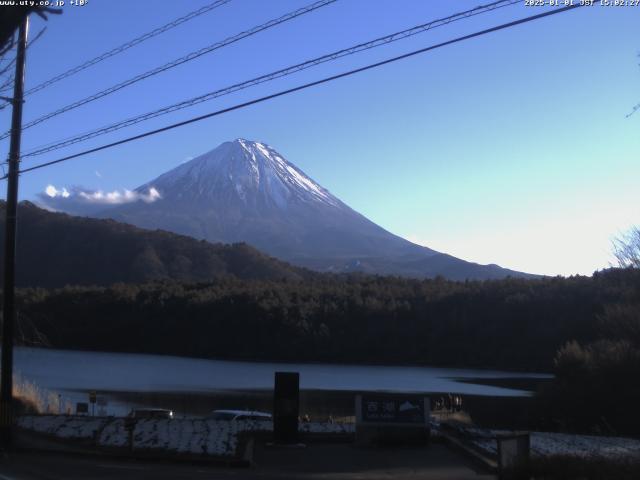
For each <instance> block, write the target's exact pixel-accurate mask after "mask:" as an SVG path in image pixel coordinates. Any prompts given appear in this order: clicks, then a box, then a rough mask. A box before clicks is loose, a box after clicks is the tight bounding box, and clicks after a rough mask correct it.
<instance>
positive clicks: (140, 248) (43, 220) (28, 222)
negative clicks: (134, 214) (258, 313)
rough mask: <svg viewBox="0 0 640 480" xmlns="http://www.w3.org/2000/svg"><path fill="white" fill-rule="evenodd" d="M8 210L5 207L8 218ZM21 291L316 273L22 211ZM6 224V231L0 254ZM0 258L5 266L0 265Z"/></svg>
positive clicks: (238, 249)
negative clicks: (117, 283) (118, 283)
mask: <svg viewBox="0 0 640 480" xmlns="http://www.w3.org/2000/svg"><path fill="white" fill-rule="evenodd" d="M4 208H5V203H4V202H0V216H2V218H4ZM18 216H19V226H18V238H17V242H18V252H17V284H18V285H19V286H29V287H33V286H41V287H62V286H64V285H109V284H112V283H115V282H131V283H137V282H147V281H152V280H161V279H168V278H171V279H174V280H180V281H210V280H213V279H217V278H226V277H233V278H239V279H274V280H275V279H283V278H286V279H289V280H295V279H302V278H305V277H307V276H309V275H312V274H311V273H310V272H308V271H306V270H304V269H301V268H297V267H293V266H291V265H289V264H287V263H285V262H282V261H280V260H277V259H274V258H272V257H269V256H267V255H265V254H263V253H261V252H259V251H258V250H256V249H254V248H253V247H251V246H249V245H246V244H234V245H222V244H212V243H208V242H204V241H198V240H195V239H193V238H191V237H186V236H183V235H176V234H174V233H169V232H164V231H161V230H155V231H152V230H143V229H141V228H137V227H134V226H132V225H127V224H124V223H119V222H115V221H113V220H96V219H91V218H85V217H73V216H70V215H66V214H63V213H53V212H49V211H46V210H43V209H41V208H38V207H36V206H35V205H33V204H32V203H29V202H21V203H20V205H19V207H18ZM3 245H4V222H2V223H1V224H0V248H3ZM1 262H2V259H0V266H1Z"/></svg>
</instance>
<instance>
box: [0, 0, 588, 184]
mask: <svg viewBox="0 0 640 480" xmlns="http://www.w3.org/2000/svg"><path fill="white" fill-rule="evenodd" d="M581 6H583V5H581V4H574V5H569V6H566V7H562V8H557V9H554V10H551V11H548V12H543V13H539V14H537V15H531V16H529V17H525V18H521V19H520V20H514V21H512V22H508V23H503V24H501V25H498V26H495V27H491V28H488V29H485V30H481V31H478V32H474V33H471V34H468V35H464V36H462V37H457V38H454V39H452V40H447V41H445V42H442V43H438V44H435V45H431V46H429V47H425V48H421V49H419V50H414V51H412V52H409V53H405V54H403V55H399V56H396V57H392V58H388V59H386V60H382V61H380V62H376V63H372V64H369V65H366V66H364V67H360V68H356V69H354V70H349V71H346V72H342V73H339V74H336V75H332V76H330V77H325V78H322V79H320V80H316V81H314V82H310V83H306V84H304V85H299V86H297V87H293V88H289V89H287V90H282V91H280V92H277V93H273V94H271V95H267V96H264V97H260V98H256V99H253V100H250V101H247V102H244V103H240V104H236V105H233V106H231V107H228V108H224V109H222V110H217V111H215V112H211V113H207V114H205V115H200V116H198V117H194V118H190V119H189V120H184V121H182V122H178V123H174V124H172V125H167V126H165V127H162V128H158V129H155V130H150V131H148V132H145V133H141V134H139V135H134V136H132V137H128V138H125V139H122V140H118V141H116V142H112V143H109V144H106V145H101V146H99V147H95V148H91V149H89V150H85V151H82V152H79V153H76V154H73V155H68V156H66V157H63V158H59V159H57V160H52V161H49V162H44V163H41V164H38V165H34V166H33V167H29V168H25V169H22V170H20V173H26V172H30V171H33V170H38V169H40V168H44V167H48V166H51V165H55V164H58V163H62V162H66V161H68V160H71V159H74V158H78V157H82V156H85V155H88V154H90V153H95V152H98V151H101V150H106V149H109V148H113V147H115V146H118V145H122V144H125V143H129V142H133V141H135V140H140V139H142V138H145V137H149V136H152V135H157V134H158V133H162V132H166V131H168V130H173V129H174V128H178V127H182V126H184V125H189V124H191V123H195V122H199V121H201V120H205V119H207V118H211V117H215V116H218V115H222V114H224V113H228V112H232V111H234V110H239V109H242V108H245V107H248V106H251V105H255V104H258V103H262V102H265V101H267V100H271V99H274V98H277V97H282V96H284V95H288V94H290V93H294V92H298V91H301V90H306V89H307V88H311V87H315V86H317V85H321V84H323V83H328V82H331V81H333V80H337V79H339V78H344V77H349V76H351V75H355V74H357V73H360V72H364V71H367V70H371V69H374V68H377V67H381V66H383V65H387V64H390V63H394V62H397V61H400V60H404V59H406V58H410V57H413V56H415V55H419V54H421V53H425V52H428V51H431V50H435V49H437V48H441V47H444V46H447V45H451V44H454V43H458V42H462V41H464V40H469V39H472V38H475V37H479V36H482V35H486V34H488V33H492V32H496V31H499V30H504V29H506V28H511V27H514V26H516V25H521V24H523V23H528V22H532V21H534V20H539V19H541V18H544V17H548V16H551V15H557V14H559V13H563V12H567V11H569V10H573V9H576V8H580V7H581ZM5 178H7V177H6V176H4V177H2V178H0V180H4V179H5Z"/></svg>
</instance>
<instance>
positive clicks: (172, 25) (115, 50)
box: [24, 0, 231, 96]
mask: <svg viewBox="0 0 640 480" xmlns="http://www.w3.org/2000/svg"><path fill="white" fill-rule="evenodd" d="M230 1H231V0H216V1H215V2H213V3H210V4H208V5H205V6H204V7H201V8H199V9H197V10H194V11H193V12H190V13H188V14H186V15H184V16H182V17H180V18H176V19H175V20H173V21H171V22H169V23H167V24H166V25H163V26H161V27H158V28H155V29H154V30H151V31H150V32H147V33H145V34H143V35H140V36H139V37H136V38H134V39H133V40H129V41H128V42H126V43H123V44H122V45H120V46H118V47H115V48H113V49H111V50H109V51H108V52H105V53H103V54H102V55H98V56H97V57H95V58H92V59H91V60H87V61H86V62H84V63H81V64H80V65H77V66H75V67H73V68H70V69H69V70H67V71H66V72H62V73H61V74H59V75H56V76H55V77H53V78H50V79H49V80H46V81H44V82H42V83H40V84H38V85H36V86H35V87H32V88H30V89H29V90H27V91H26V92H24V94H25V96H27V95H31V94H32V93H35V92H39V91H40V90H43V89H45V88H47V87H50V86H51V85H53V84H54V83H57V82H59V81H60V80H64V79H65V78H68V77H70V76H72V75H75V74H76V73H79V72H81V71H82V70H86V69H87V68H89V67H91V66H93V65H95V64H96V63H100V62H102V61H103V60H106V59H107V58H111V57H113V56H115V55H118V54H119V53H122V52H124V51H126V50H128V49H130V48H132V47H135V46H136V45H138V44H140V43H142V42H144V41H146V40H149V39H150V38H153V37H156V36H158V35H160V34H162V33H164V32H167V31H169V30H171V29H172V28H175V27H177V26H179V25H182V24H183V23H185V22H188V21H189V20H193V19H194V18H196V17H199V16H200V15H204V14H205V13H208V12H210V11H211V10H214V9H216V8H218V7H221V6H222V5H225V4H227V3H229V2H230Z"/></svg>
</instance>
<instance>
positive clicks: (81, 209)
mask: <svg viewBox="0 0 640 480" xmlns="http://www.w3.org/2000/svg"><path fill="white" fill-rule="evenodd" d="M38 198H39V199H40V202H41V203H42V204H44V206H45V207H47V208H49V209H53V210H57V211H63V212H68V213H76V214H77V213H80V214H90V213H92V212H96V211H100V210H101V209H104V208H107V207H109V206H115V205H123V204H127V203H133V202H137V201H142V202H145V203H153V202H155V201H156V200H159V199H161V198H162V195H160V192H158V190H157V189H156V188H154V187H149V189H148V190H147V191H146V192H144V191H143V192H139V191H135V190H127V189H123V190H113V191H110V192H109V191H107V192H105V191H103V190H89V189H86V188H82V187H69V189H67V188H64V187H63V188H56V187H55V186H54V185H47V188H45V190H44V192H43V193H41V194H39V195H38Z"/></svg>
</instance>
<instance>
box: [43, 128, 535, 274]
mask: <svg viewBox="0 0 640 480" xmlns="http://www.w3.org/2000/svg"><path fill="white" fill-rule="evenodd" d="M51 188H53V187H51ZM47 193H48V195H44V194H43V195H41V197H40V198H41V201H42V202H43V203H44V204H45V205H46V206H47V207H49V208H52V209H55V210H62V211H66V212H68V213H75V214H78V213H80V214H84V215H88V216H94V217H101V218H112V219H114V220H118V221H122V222H126V223H130V224H133V225H136V226H138V227H142V228H148V229H163V230H169V231H172V232H175V233H180V234H185V235H189V236H192V237H195V238H197V239H203V240H207V241H211V242H223V243H236V242H246V243H248V244H251V245H253V246H254V247H256V248H258V249H260V250H262V251H264V252H266V253H268V254H270V255H273V256H275V257H278V258H280V259H283V260H286V261H289V262H291V263H293V264H296V265H300V266H305V267H308V268H312V269H314V270H319V271H333V272H348V271H362V272H365V273H378V274H394V275H404V276H411V277H434V276H437V275H442V276H444V277H446V278H450V279H457V280H462V279H467V278H468V279H488V278H503V277H506V276H509V275H511V276H518V277H521V276H528V275H527V274H523V273H520V272H516V271H512V270H508V269H504V268H501V267H499V266H497V265H479V264H476V263H471V262H466V261H464V260H460V259H458V258H455V257H452V256H450V255H447V254H443V253H440V252H436V251H434V250H432V249H430V248H427V247H423V246H419V245H416V244H414V243H411V242H409V241H407V240H405V239H403V238H401V237H399V236H397V235H394V234H392V233H390V232H388V231H387V230H385V229H383V228H382V227H380V226H378V225H376V224H375V223H373V222H372V221H370V220H368V219H367V218H365V217H364V216H363V215H361V214H360V213H358V212H356V211H354V210H353V209H351V208H350V207H349V206H347V205H346V204H344V203H343V202H342V201H341V200H340V199H338V198H336V197H335V196H334V195H332V194H331V193H330V192H329V191H328V190H326V189H325V188H323V187H322V186H320V185H319V184H317V183H316V182H315V181H313V180H312V179H311V178H309V177H308V176H307V175H306V174H305V173H304V172H303V171H302V170H300V169H299V168H298V167H296V166H295V165H294V164H293V163H291V162H289V161H287V160H286V159H285V158H284V157H283V156H282V155H280V154H279V153H278V152H277V151H276V150H274V149H273V148H271V147H270V146H268V145H266V144H264V143H261V142H254V141H248V140H244V139H236V140H234V141H232V142H225V143H223V144H221V145H220V146H218V147H217V148H216V149H214V150H212V151H210V152H208V153H205V154H203V155H201V156H199V157H197V158H195V159H193V160H190V161H189V162H186V163H184V164H182V165H180V166H178V167H176V168H174V169H172V170H170V171H168V172H166V173H164V174H163V175H160V176H159V177H158V178H156V179H154V180H152V181H150V182H148V183H146V184H144V185H142V186H140V187H138V188H137V189H135V190H134V191H127V192H126V194H123V195H121V196H120V197H118V198H112V200H113V201H112V202H109V203H108V205H109V206H108V207H106V205H107V203H103V202H100V201H99V200H100V199H101V195H102V194H101V193H99V194H98V193H95V192H94V193H86V192H83V191H80V190H78V189H72V190H71V191H67V190H66V189H65V190H64V191H63V192H59V191H56V190H55V189H53V191H52V192H49V191H48V192H47Z"/></svg>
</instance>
